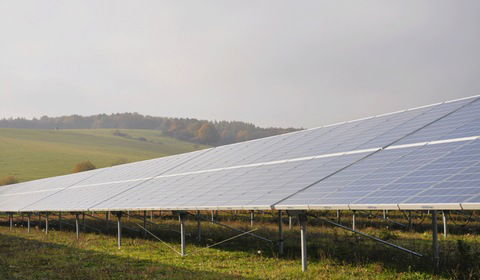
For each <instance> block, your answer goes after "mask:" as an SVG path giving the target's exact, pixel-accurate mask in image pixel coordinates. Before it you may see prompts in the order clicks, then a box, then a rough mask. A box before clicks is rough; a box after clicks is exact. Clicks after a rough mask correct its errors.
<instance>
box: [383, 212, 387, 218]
mask: <svg viewBox="0 0 480 280" xmlns="http://www.w3.org/2000/svg"><path fill="white" fill-rule="evenodd" d="M383 219H384V220H386V219H387V210H383Z"/></svg>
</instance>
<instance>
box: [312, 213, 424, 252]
mask: <svg viewBox="0 0 480 280" xmlns="http://www.w3.org/2000/svg"><path fill="white" fill-rule="evenodd" d="M309 216H311V217H314V218H317V219H320V220H322V221H324V222H326V223H329V224H331V225H334V226H336V227H339V228H342V229H344V230H348V231H351V232H354V233H356V234H359V235H362V236H364V237H367V238H370V239H372V240H374V241H377V242H379V243H382V244H385V245H387V246H390V247H392V248H395V249H399V250H401V251H404V252H407V253H409V254H412V255H414V256H417V257H423V255H422V254H420V253H417V252H415V251H412V250H409V249H406V248H403V247H401V246H398V245H395V244H393V243H390V242H387V241H385V240H382V239H380V238H377V237H375V236H371V235H368V234H366V233H364V232H361V231H358V230H354V229H351V228H349V227H346V226H344V225H341V224H337V223H335V222H333V221H330V220H328V219H324V218H320V217H317V216H314V215H311V214H310V215H309Z"/></svg>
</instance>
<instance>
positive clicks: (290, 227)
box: [288, 215, 292, 229]
mask: <svg viewBox="0 0 480 280" xmlns="http://www.w3.org/2000/svg"><path fill="white" fill-rule="evenodd" d="M288 229H292V216H290V215H288Z"/></svg>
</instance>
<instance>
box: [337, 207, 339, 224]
mask: <svg viewBox="0 0 480 280" xmlns="http://www.w3.org/2000/svg"><path fill="white" fill-rule="evenodd" d="M337 223H340V210H337Z"/></svg>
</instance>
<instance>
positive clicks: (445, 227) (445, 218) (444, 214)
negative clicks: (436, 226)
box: [442, 210, 448, 238]
mask: <svg viewBox="0 0 480 280" xmlns="http://www.w3.org/2000/svg"><path fill="white" fill-rule="evenodd" d="M445 212H446V211H445V210H443V211H442V222H443V238H447V235H448V228H447V213H445Z"/></svg>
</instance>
